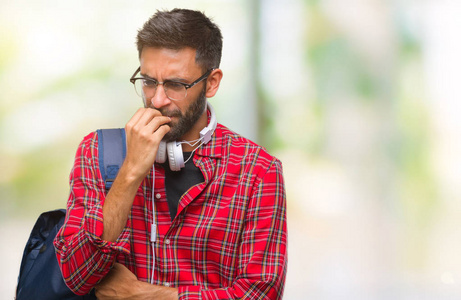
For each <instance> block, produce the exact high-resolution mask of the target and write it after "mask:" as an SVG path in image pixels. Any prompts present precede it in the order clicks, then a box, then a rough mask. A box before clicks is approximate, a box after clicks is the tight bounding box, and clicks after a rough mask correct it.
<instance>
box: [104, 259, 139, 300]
mask: <svg viewBox="0 0 461 300" xmlns="http://www.w3.org/2000/svg"><path fill="white" fill-rule="evenodd" d="M137 283H138V279H137V278H136V276H135V275H134V274H133V273H132V272H131V271H130V270H128V268H127V267H125V266H124V265H122V264H119V263H115V265H114V267H113V268H112V270H110V272H109V273H108V274H107V275H106V277H104V279H103V280H102V281H101V282H100V283H99V284H98V285H97V286H96V287H95V289H96V297H97V298H98V299H135V298H134V297H133V293H135V292H136V291H132V289H135V288H136V284H137Z"/></svg>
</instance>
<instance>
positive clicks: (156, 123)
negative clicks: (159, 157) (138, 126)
mask: <svg viewBox="0 0 461 300" xmlns="http://www.w3.org/2000/svg"><path fill="white" fill-rule="evenodd" d="M170 122H171V118H170V117H165V116H160V117H155V118H153V119H152V120H150V122H149V123H148V124H147V125H146V131H147V132H149V133H155V132H156V131H157V130H158V129H159V128H160V127H163V126H164V125H167V124H168V123H170Z"/></svg>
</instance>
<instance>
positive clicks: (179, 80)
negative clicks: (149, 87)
mask: <svg viewBox="0 0 461 300" xmlns="http://www.w3.org/2000/svg"><path fill="white" fill-rule="evenodd" d="M139 74H141V76H142V77H144V78H146V79H150V80H154V81H157V82H158V80H157V79H156V78H153V77H150V76H149V75H147V74H143V73H139ZM165 81H167V82H168V81H173V82H180V83H185V84H188V83H187V82H186V80H185V79H184V78H169V79H165V80H163V82H165Z"/></svg>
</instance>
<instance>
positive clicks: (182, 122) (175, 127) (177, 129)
mask: <svg viewBox="0 0 461 300" xmlns="http://www.w3.org/2000/svg"><path fill="white" fill-rule="evenodd" d="M205 95H206V86H205V87H204V88H203V89H202V91H201V92H200V95H198V97H197V98H196V99H195V100H194V101H192V103H191V104H190V105H189V107H187V109H186V111H185V112H184V113H183V112H181V110H179V109H175V110H171V111H169V110H167V109H162V108H160V109H157V110H158V111H160V112H161V113H162V115H164V116H170V117H177V118H178V121H177V122H174V123H173V122H170V123H169V124H168V125H169V126H170V131H169V132H168V133H167V134H166V135H165V136H164V137H163V141H165V142H172V141H176V140H178V139H180V138H181V137H182V136H184V135H185V134H186V133H187V132H188V131H189V130H190V129H191V128H192V127H193V126H194V125H195V123H196V122H197V121H198V119H199V118H200V117H201V116H202V114H203V112H204V111H205V108H206V96H205Z"/></svg>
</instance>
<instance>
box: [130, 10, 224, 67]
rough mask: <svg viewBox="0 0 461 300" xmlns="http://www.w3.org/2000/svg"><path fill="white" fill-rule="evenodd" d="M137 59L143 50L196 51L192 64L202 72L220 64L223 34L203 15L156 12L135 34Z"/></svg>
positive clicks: (179, 11)
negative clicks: (194, 63) (199, 67)
mask: <svg viewBox="0 0 461 300" xmlns="http://www.w3.org/2000/svg"><path fill="white" fill-rule="evenodd" d="M136 45H137V47H138V52H139V56H141V52H142V49H143V48H144V47H157V48H168V49H174V50H179V49H183V48H186V47H191V48H193V49H196V51H197V53H196V56H195V62H196V63H197V64H199V65H200V66H201V67H202V68H204V69H205V70H208V69H211V68H218V67H219V64H220V62H221V52H222V35H221V31H220V30H219V27H218V26H217V25H216V24H214V23H213V22H212V21H211V20H210V19H209V18H208V17H207V16H205V15H204V14H203V13H202V12H199V11H194V10H189V9H178V8H175V9H173V10H171V11H157V12H156V13H155V14H154V15H153V16H152V17H151V18H150V19H149V20H148V21H147V22H146V23H144V26H143V27H142V28H141V29H140V30H139V31H138V35H137V37H136Z"/></svg>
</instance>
